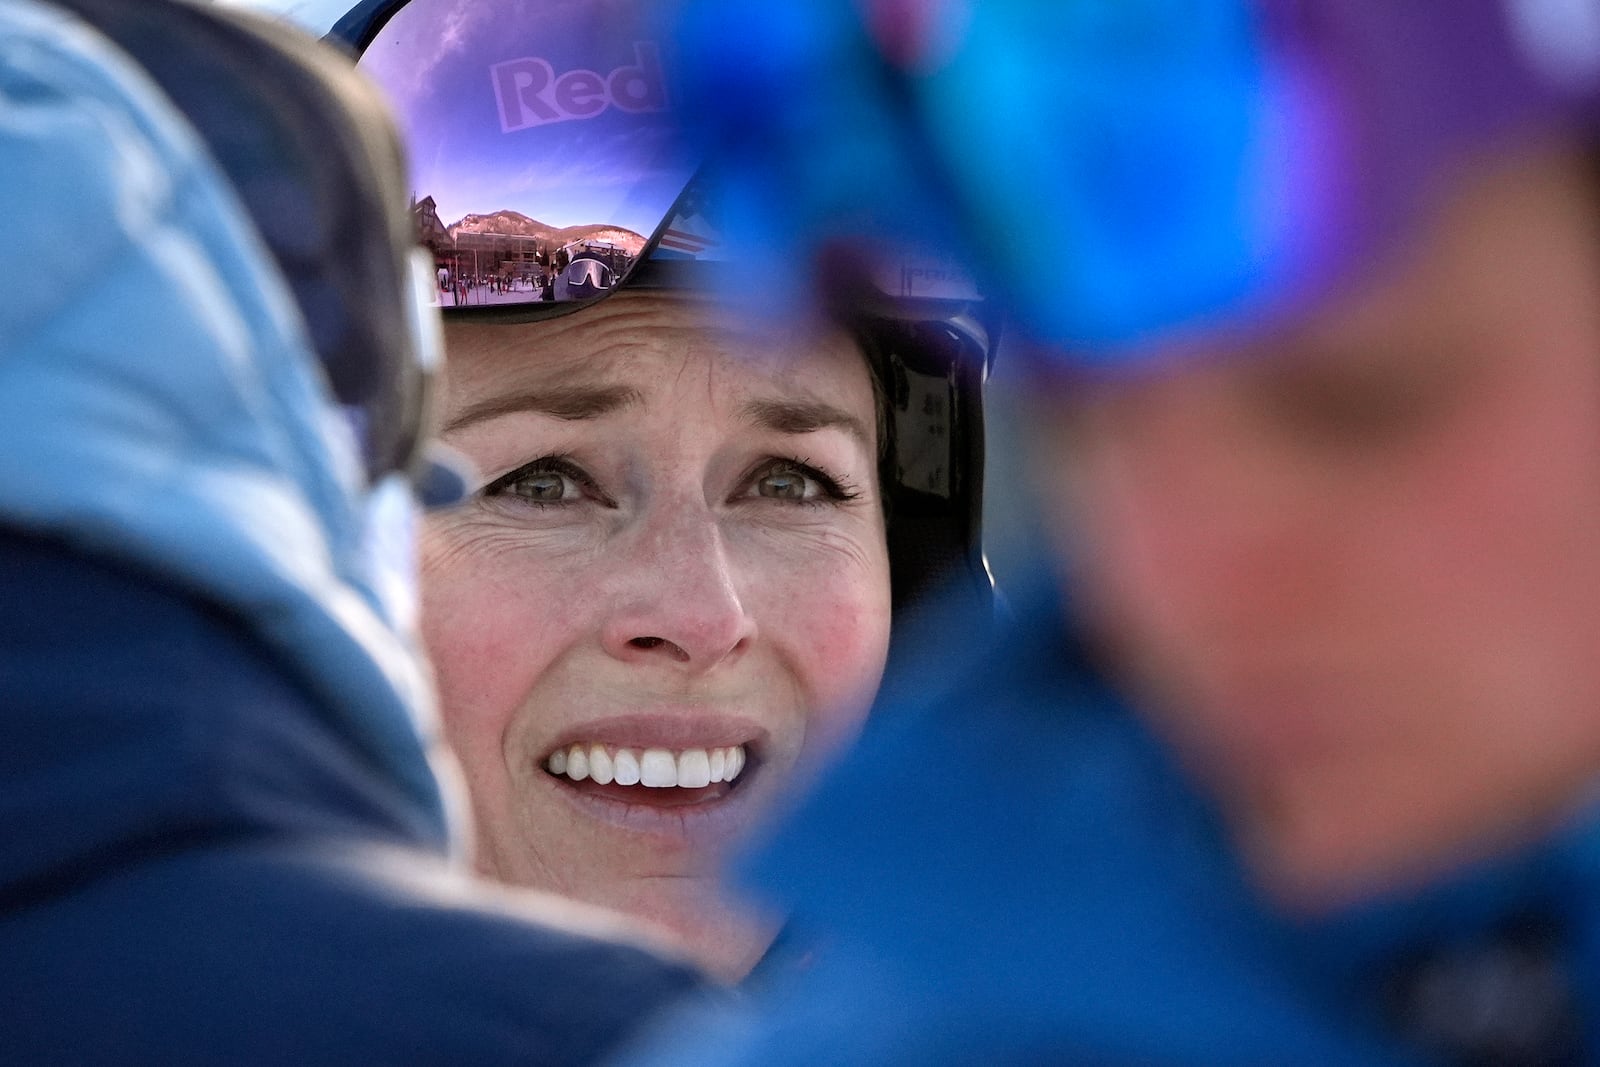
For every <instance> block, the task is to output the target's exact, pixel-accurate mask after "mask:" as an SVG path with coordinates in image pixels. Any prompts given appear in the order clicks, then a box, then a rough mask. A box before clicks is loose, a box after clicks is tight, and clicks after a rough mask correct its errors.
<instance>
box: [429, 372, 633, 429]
mask: <svg viewBox="0 0 1600 1067" xmlns="http://www.w3.org/2000/svg"><path fill="white" fill-rule="evenodd" d="M643 400H644V398H643V396H642V395H641V394H640V393H639V390H637V389H634V388H632V387H631V386H627V385H600V384H596V385H587V384H584V383H582V382H563V383H560V384H556V385H551V386H548V387H545V388H537V389H533V390H528V391H524V392H516V393H502V394H499V395H495V396H490V397H488V398H487V399H484V400H480V401H478V402H477V403H475V404H468V405H467V406H466V407H464V408H462V410H461V411H459V412H457V413H456V414H455V415H454V416H452V417H451V419H450V421H449V422H447V423H446V424H445V427H444V429H443V430H442V431H441V432H443V433H450V432H451V431H453V430H460V429H462V428H463V427H466V426H470V425H472V424H473V423H476V422H484V421H486V420H488V419H495V418H499V417H500V416H502V415H510V414H514V413H516V412H521V411H532V412H538V413H539V414H542V415H549V416H551V417H553V418H557V419H562V420H565V421H568V422H577V421H582V420H586V419H594V418H599V417H600V416H601V415H607V414H610V413H611V412H613V411H617V410H620V409H622V408H627V407H633V406H636V405H638V404H640V403H642V402H643Z"/></svg>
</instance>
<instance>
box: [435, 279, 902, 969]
mask: <svg viewBox="0 0 1600 1067" xmlns="http://www.w3.org/2000/svg"><path fill="white" fill-rule="evenodd" d="M447 342H448V352H449V360H450V368H449V374H448V378H449V380H448V383H447V387H446V397H445V409H446V410H445V413H444V417H445V421H446V423H447V424H448V423H449V422H450V421H451V420H452V419H454V418H456V417H457V416H458V415H459V414H460V413H462V412H463V411H468V410H471V409H472V408H473V406H474V405H482V404H483V403H484V402H486V401H494V400H496V399H499V398H503V397H509V396H517V395H521V394H526V393H528V392H529V391H538V390H542V389H545V388H548V387H549V386H550V385H552V384H558V385H559V384H561V383H570V382H572V381H580V380H581V381H583V382H585V383H590V384H594V383H601V384H605V385H613V384H621V385H625V386H627V387H629V388H631V389H633V390H635V391H636V392H637V394H638V396H637V399H636V401H635V402H633V403H631V404H628V405H626V406H624V407H620V408H618V409H616V410H611V411H608V412H606V413H603V414H599V415H597V416H594V417H591V418H572V419H569V418H559V417H556V416H554V415H551V414H547V413H544V412H539V411H529V410H520V411H512V412H507V413H504V414H499V415H494V416H491V417H487V418H483V419H481V420H479V421H476V422H473V423H471V424H470V425H465V426H462V427H459V428H457V429H455V430H451V431H448V432H447V433H446V435H445V436H446V440H447V441H448V442H449V443H451V444H452V445H454V446H455V447H456V448H458V449H460V450H462V451H463V452H465V453H466V454H467V455H468V456H470V457H471V458H472V459H473V460H474V461H475V462H476V464H477V465H478V467H479V469H480V471H481V473H482V475H483V478H482V484H484V485H489V484H491V483H493V482H494V481H495V480H496V479H497V478H500V477H501V476H503V475H505V474H507V473H509V472H512V471H515V470H517V469H518V468H520V467H522V466H523V465H524V464H527V463H529V462H530V461H533V460H537V459H539V458H540V457H543V456H550V455H554V456H559V457H563V461H564V462H567V463H570V464H572V465H574V466H575V467H576V468H578V469H579V470H581V472H582V473H583V474H584V475H585V476H586V477H588V478H590V479H592V481H593V487H586V486H581V485H577V484H575V483H573V482H572V481H571V480H570V479H566V478H562V477H558V478H556V479H554V480H549V479H547V481H546V483H545V485H546V486H547V487H548V486H549V485H552V484H553V485H556V486H558V487H559V492H560V493H562V494H564V499H563V500H562V502H561V503H559V504H554V505H547V506H544V507H540V506H538V505H536V504H533V503H530V502H528V501H526V500H522V499H519V498H517V497H516V496H515V495H514V494H509V493H501V494H500V495H497V496H493V497H486V498H482V499H478V500H476V501H475V502H473V503H471V504H469V505H467V506H466V507H464V508H462V509H459V510H457V511H453V512H449V513H445V514H443V515H439V516H436V517H434V518H431V519H430V521H429V523H428V525H427V527H426V529H425V532H424V538H423V593H424V596H423V628H424V634H425V637H426V639H427V643H428V647H429V650H430V652H431V654H432V656H433V659H434V663H435V668H436V672H437V675H438V682H439V689H440V696H441V706H442V711H443V715H444V720H445V725H446V730H447V733H448V735H449V737H450V739H451V741H452V743H453V744H454V746H455V747H456V750H457V752H458V754H459V756H460V759H461V763H462V765H463V767H464V769H465V772H466V775H467V779H468V783H469V787H470V789H471V793H472V799H473V805H474V808H475V811H476V815H477V821H478V824H479V830H478V833H479V847H480V853H481V855H480V865H481V866H482V867H483V868H484V870H485V871H486V872H488V873H489V874H491V875H493V876H495V877H498V878H500V879H503V880H505V881H508V882H513V883H518V884H525V885H532V886H537V887H540V888H544V889H549V890H554V891H557V892H561V893H565V894H568V895H571V896H574V897H577V898H579V899H582V900H585V901H589V902H593V903H597V904H601V905H604V906H609V907H613V908H617V909H620V910H623V911H626V912H629V913H632V914H635V915H638V916H641V917H644V918H646V919H649V920H651V921H654V922H656V923H660V924H663V925H664V926H666V927H667V928H668V929H669V930H671V931H672V932H674V933H676V934H677V935H678V936H679V937H680V938H681V939H682V941H683V944H684V945H685V947H686V949H687V950H688V951H689V952H690V953H691V954H692V955H693V956H695V957H697V958H698V959H700V961H701V962H702V963H703V964H704V965H706V966H707V967H708V968H710V969H711V970H713V971H714V972H716V973H720V974H723V975H726V976H728V977H737V976H739V975H741V974H743V973H744V972H745V971H746V970H748V968H749V966H750V965H751V964H752V963H753V962H754V960H755V959H757V958H758V957H759V955H760V954H761V952H763V951H764V950H765V948H766V946H767V944H768V942H769V941H770V937H771V932H772V928H771V925H770V923H769V922H767V921H764V919H763V918H762V917H761V916H758V915H756V914H755V913H753V912H752V911H750V910H748V909H747V908H745V907H743V906H741V905H740V904H739V903H738V902H735V901H731V900H728V899H725V898H723V897H722V896H721V895H720V891H719V889H718V888H717V882H718V874H719V871H718V860H719V858H720V855H719V854H720V852H721V851H723V849H724V848H725V847H726V845H727V844H729V843H731V842H724V841H717V842H715V843H713V844H711V845H706V844H705V843H704V842H703V841H701V840H700V839H687V838H679V837H676V836H674V835H672V834H661V833H650V834H646V833H637V832H634V831H632V830H630V829H625V828H621V827H618V826H616V825H612V824H610V823H607V822H604V821H602V820H598V819H594V818H591V817H589V816H588V815H587V814H585V812H583V811H582V810H580V809H579V808H577V807H575V806H573V805H571V804H569V803H566V802H565V798H564V796H563V795H562V794H560V793H557V792H554V791H553V790H555V789H560V788H565V787H559V786H553V785H552V782H553V779H551V777H550V776H549V775H548V774H547V773H546V772H545V771H544V770H543V768H542V761H543V759H544V757H545V756H546V755H547V754H548V752H549V750H550V748H551V747H552V745H553V744H555V743H556V741H557V740H558V738H557V735H558V734H562V733H563V732H564V731H566V732H569V733H570V732H571V731H572V730H574V729H576V730H577V731H578V732H579V733H580V734H581V733H582V727H583V725H584V724H585V723H588V722H593V721H597V720H599V719H602V718H605V717H607V716H610V715H616V714H633V713H640V712H643V713H659V714H662V715H667V716H671V715H677V714H686V713H689V712H688V709H700V710H705V711H709V712H712V713H716V714H729V715H736V716H739V717H741V719H744V720H748V721H750V722H752V723H753V724H754V725H755V726H757V727H759V729H760V731H761V732H762V733H763V735H764V739H763V741H762V743H761V748H760V760H761V765H760V767H759V769H758V770H756V771H755V772H754V773H753V774H752V775H751V776H750V778H749V780H748V781H747V782H745V783H742V784H741V785H740V787H739V791H740V792H742V793H743V794H744V797H743V800H744V801H745V802H746V803H747V805H748V811H746V812H745V813H744V814H742V815H741V818H740V820H739V822H740V825H739V826H738V827H737V828H736V829H737V830H738V831H739V832H743V831H744V829H745V828H746V827H745V825H744V824H746V823H749V822H751V821H753V820H754V819H755V816H756V815H757V814H759V813H760V812H761V811H764V810H766V809H768V808H770V807H771V806H772V804H773V803H774V802H776V801H778V800H779V799H780V798H781V797H783V796H784V795H785V794H786V793H788V792H790V791H792V790H793V789H794V788H795V786H796V784H797V781H798V776H799V775H801V774H802V773H803V772H804V771H805V769H806V768H807V767H809V766H812V765H814V764H815V763H816V762H817V761H819V760H821V759H823V758H825V757H826V756H827V755H828V754H829V753H831V752H833V751H834V750H836V749H837V748H838V746H840V745H841V744H843V743H844V742H845V741H847V740H848V739H849V738H850V737H851V736H852V735H853V734H854V732H855V730H856V729H857V728H858V727H859V724H860V721H861V719H862V717H863V716H864V714H865V709H866V706H867V704H868V702H869V701H870V699H871V695H872V693H873V692H874V690H875V689H876V687H877V684H878V681H879V679H880V677H881V674H882V671H883V666H884V661H885V657H886V654H887V646H888V632H889V579H888V559H887V555H886V550H885V546H884V529H883V512H882V504H881V498H880V492H879V486H878V482H877V466H876V451H875V446H874V443H873V440H872V434H873V433H874V432H875V410H874V402H873V395H872V388H871V382H870V378H869V376H868V372H867V369H866V365H865V362H864V360H863V358H862V355H861V353H860V352H859V350H858V349H857V348H856V347H855V346H854V345H853V343H852V342H850V341H849V339H848V338H846V337H844V336H843V335H840V334H837V333H828V332H825V331H823V332H818V333H816V334H808V333H803V332H796V333H795V334H794V335H792V336H786V337H779V338H773V337H762V336H759V335H756V334H753V333H749V332H744V331H738V330H732V329H730V328H728V327H727V326H726V325H725V324H722V323H720V322H718V321H717V320H716V318H715V316H714V314H713V312H712V310H711V309H710V307H709V306H708V305H705V304H702V303H699V302H697V301H694V300H692V299H689V298H686V297H683V296H663V295H657V294H635V293H624V294H619V295H617V296H615V297H612V298H610V299H608V300H606V301H604V302H602V303H600V304H599V305H597V306H595V307H594V308H590V309H587V310H585V311H583V312H582V313H580V314H577V315H573V316H568V317H564V318H559V319H554V320H550V321H548V322H543V323H534V324H528V325H526V326H472V325H459V324H452V326H451V328H450V331H449V335H448V337H447ZM754 400H763V401H771V400H780V401H782V400H800V401H815V402H822V403H826V404H828V405H830V406H831V407H833V408H834V409H836V410H839V411H844V412H847V413H849V414H850V415H851V416H852V417H853V418H855V419H857V420H858V421H859V423H860V425H861V426H862V427H864V428H865V429H866V439H865V440H858V439H857V438H856V437H855V436H854V435H852V434H851V433H849V432H847V431H846V430H845V429H843V428H841V427H839V426H825V427H822V428H820V429H815V430H811V431H809V432H783V431H781V430H778V429H774V428H772V427H770V426H762V425H757V424H755V423H753V422H752V420H751V419H750V418H749V417H747V416H748V411H749V408H748V406H747V405H748V404H749V403H750V402H751V401H754ZM773 458H777V459H778V460H779V461H780V462H783V461H790V460H793V461H798V462H801V463H804V464H806V465H807V466H808V467H812V468H817V469H820V470H821V471H823V472H825V474H826V475H828V476H830V477H831V478H832V479H834V480H835V481H837V482H839V483H842V484H844V485H845V486H846V487H847V488H848V490H849V492H850V493H851V494H853V498H852V499H849V500H836V499H832V498H831V497H828V496H826V494H818V493H817V492H816V491H815V490H816V485H815V483H813V482H811V481H808V482H807V483H806V484H807V485H808V487H809V489H808V491H810V492H812V495H813V499H811V500H808V501H805V502H800V501H794V500H787V499H781V498H775V497H773V496H770V495H763V492H762V486H763V485H767V486H768V488H770V487H771V486H770V484H769V483H764V482H762V481H761V479H760V477H759V476H756V477H752V471H753V470H755V471H757V474H758V475H759V470H760V465H761V464H762V463H763V462H764V461H767V460H770V459H773ZM639 639H659V640H658V641H657V640H651V641H641V640H639Z"/></svg>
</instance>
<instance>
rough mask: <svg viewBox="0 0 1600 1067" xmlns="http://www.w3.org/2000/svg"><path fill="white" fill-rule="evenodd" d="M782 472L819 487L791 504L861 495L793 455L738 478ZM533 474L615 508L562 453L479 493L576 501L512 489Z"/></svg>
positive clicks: (543, 504) (749, 482)
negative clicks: (555, 477)
mask: <svg viewBox="0 0 1600 1067" xmlns="http://www.w3.org/2000/svg"><path fill="white" fill-rule="evenodd" d="M784 473H793V474H798V475H800V476H801V477H803V478H807V479H809V480H811V481H814V482H816V483H817V485H818V487H819V488H820V489H821V490H822V491H821V493H820V494H819V495H818V496H816V497H803V498H801V499H799V500H795V501H791V503H794V504H799V505H803V506H805V507H821V506H826V505H829V504H836V503H839V504H843V503H849V502H850V501H852V500H856V499H858V498H859V497H860V496H861V491H860V490H859V489H857V488H856V487H855V486H854V485H852V484H850V483H849V482H848V481H846V480H844V479H842V478H837V477H835V476H833V475H832V474H829V473H828V472H827V471H826V470H824V469H822V468H821V467H819V466H817V465H816V464H815V463H813V462H811V461H810V460H809V459H800V458H798V457H795V456H770V457H768V458H766V459H763V460H761V461H760V462H759V463H757V464H756V465H755V466H754V467H752V468H751V469H750V470H749V471H748V472H747V473H746V474H745V476H744V477H743V478H742V479H741V480H740V484H741V485H743V486H746V487H750V486H753V485H754V484H755V483H756V482H758V481H760V480H761V479H762V478H766V477H769V476H771V475H774V474H784ZM536 474H560V475H563V476H564V477H567V478H570V479H572V481H573V482H574V483H576V484H577V485H578V486H579V487H580V488H581V489H583V490H585V491H586V492H587V493H588V494H589V495H591V496H592V497H593V499H595V500H596V501H597V502H599V503H600V504H602V505H604V506H605V507H608V508H614V507H616V506H617V505H616V502H615V501H613V500H612V499H611V498H610V497H609V496H607V495H606V494H605V492H604V491H603V490H601V488H600V485H599V483H598V482H596V481H595V480H594V479H593V478H592V477H590V476H589V474H588V472H586V471H585V470H584V469H583V468H582V467H579V466H578V465H577V464H576V463H574V462H572V459H571V457H570V456H568V455H566V454H564V453H562V454H556V455H550V456H540V457H539V458H538V459H535V460H532V461H530V462H528V463H524V464H523V465H522V466H520V467H518V468H516V469H515V470H513V471H510V472H508V473H506V474H502V475H501V476H500V477H498V478H496V479H495V480H494V481H492V482H490V483H489V484H488V485H486V486H484V487H483V489H482V490H480V491H479V494H478V495H479V496H481V497H485V498H488V497H501V496H512V497H517V502H518V503H520V504H526V505H530V506H532V507H536V508H540V509H543V508H549V507H566V506H569V505H571V504H573V503H576V501H570V500H549V501H545V500H534V499H533V498H531V497H526V496H519V495H518V494H517V493H516V492H515V491H514V487H515V486H516V484H517V483H518V482H519V481H521V480H522V479H524V478H528V477H531V476H533V475H536Z"/></svg>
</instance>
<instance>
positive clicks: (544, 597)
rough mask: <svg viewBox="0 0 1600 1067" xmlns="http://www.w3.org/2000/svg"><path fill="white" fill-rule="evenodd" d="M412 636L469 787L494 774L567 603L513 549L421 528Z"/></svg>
mask: <svg viewBox="0 0 1600 1067" xmlns="http://www.w3.org/2000/svg"><path fill="white" fill-rule="evenodd" d="M422 548H423V551H422V632H423V639H424V641H425V642H426V644H427V648H428V654H429V656H430V658H431V659H432V661H433V667H434V674H435V677H436V679H437V684H438V689H439V705H440V711H441V714H442V716H443V718H444V723H445V728H446V731H447V732H448V734H449V737H450V741H451V743H452V745H454V747H455V748H456V750H457V753H458V754H459V756H460V758H461V760H462V763H463V764H464V765H465V769H466V771H467V774H468V776H469V778H471V779H473V781H474V782H475V783H479V782H482V781H483V780H484V779H485V777H486V776H492V775H493V774H496V773H499V771H498V768H499V767H500V766H501V764H502V762H503V761H502V755H501V750H502V747H503V743H504V736H505V733H506V731H507V729H508V728H509V727H510V725H511V724H512V722H513V720H514V719H515V717H516V713H517V710H518V708H519V707H520V706H521V704H522V702H523V700H524V698H525V697H526V695H527V693H528V692H529V690H530V689H531V688H532V687H533V686H534V685H535V684H536V683H537V681H538V680H539V678H540V677H541V676H542V675H543V674H544V672H545V671H546V670H547V669H548V668H549V666H550V664H551V662H552V661H553V659H554V658H555V656H556V654H557V652H558V650H559V649H561V648H562V647H564V646H565V645H566V644H569V643H570V639H569V637H568V633H569V631H571V630H572V629H573V628H574V627H575V626H576V621H575V619H574V618H573V613H571V612H566V613H562V612H558V611H556V610H554V608H553V605H555V604H557V603H575V602H578V601H575V600H573V599H572V597H571V596H570V595H568V596H562V595H552V590H551V589H550V588H549V582H548V578H549V576H548V575H546V574H544V573H543V572H542V570H541V568H539V567H538V566H537V565H530V564H536V563H537V560H533V559H529V558H526V557H527V556H528V554H527V553H518V552H515V551H504V552H488V551H479V550H476V547H475V546H474V545H472V544H471V543H470V542H469V541H467V539H465V538H461V537H459V536H455V535H453V534H452V533H451V532H449V531H440V530H438V529H429V530H428V531H427V532H426V533H425V535H424V538H423V544H422Z"/></svg>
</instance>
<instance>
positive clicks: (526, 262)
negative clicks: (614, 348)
mask: <svg viewBox="0 0 1600 1067" xmlns="http://www.w3.org/2000/svg"><path fill="white" fill-rule="evenodd" d="M643 8H644V5H639V4H635V3H631V2H620V0H515V2H498V3H491V2H485V0H411V2H410V3H407V4H405V5H404V6H402V7H400V8H399V9H398V10H396V11H395V12H394V13H393V14H392V15H391V16H390V17H389V18H388V19H387V21H385V22H384V23H383V24H382V26H381V27H380V28H379V29H378V30H377V32H376V33H375V34H374V35H373V36H372V38H371V40H370V42H369V43H367V44H366V46H365V49H364V51H363V53H362V56H361V60H360V66H361V68H362V69H363V70H364V71H365V72H366V73H367V74H368V75H369V76H370V77H372V78H373V79H374V80H376V81H377V82H378V84H379V85H381V86H382V87H383V89H384V90H385V92H386V94H387V95H388V97H389V100H390V103H391V105H392V106H393V107H394V109H395V111H396V112H397V115H398V118H399V121H400V124H401V127H402V129H403V131H404V133H405V136H406V140H407V144H408V146H409V150H410V154H411V179H412V189H413V197H414V200H415V206H414V209H413V210H414V213H415V217H416V221H417V230H418V238H419V240H421V242H422V243H423V244H424V245H426V246H427V247H428V249H429V250H430V252H431V253H432V254H433V259H434V263H435V281H436V290H435V292H436V302H437V303H439V304H440V305H441V306H443V307H446V308H454V307H483V306H496V305H516V306H520V307H523V308H526V309H528V310H530V311H536V309H537V308H538V306H539V305H547V306H549V308H550V310H551V311H552V312H554V311H557V310H564V309H565V308H570V307H571V305H572V302H574V301H590V300H594V299H597V298H599V297H602V296H605V295H606V294H607V293H609V292H611V291H612V289H614V288H616V287H617V286H619V285H620V284H622V283H623V282H624V281H625V280H626V279H627V277H628V276H629V274H630V273H631V272H632V271H633V270H634V268H635V267H636V266H637V264H638V263H639V261H640V258H641V254H642V253H643V252H644V250H645V247H646V245H647V244H648V243H649V242H650V239H651V237H652V236H653V235H654V234H655V233H656V231H657V229H658V228H660V227H661V226H662V223H663V219H665V218H666V216H667V214H668V212H669V211H670V209H671V208H672V205H673V202H674V201H675V200H676V199H677V198H678V196H679V194H680V193H681V192H682V191H683V189H684V187H685V185H686V184H687V183H688V180H689V178H690V176H691V175H692V173H693V170H694V166H693V162H692V161H691V160H690V159H689V157H688V153H687V152H686V151H685V150H684V144H683V138H682V137H681V136H680V132H679V130H678V127H677V122H676V118H675V114H674V111H673V109H672V107H671V100H670V98H669V94H668V87H667V86H668V83H667V78H666V75H665V72H664V64H665V62H666V60H665V58H664V52H665V49H663V47H662V44H661V42H660V41H659V40H658V39H657V37H656V34H655V32H654V29H653V27H652V25H651V23H650V21H649V19H648V18H647V12H646V11H645V10H644V9H643ZM562 305H565V307H562Z"/></svg>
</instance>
